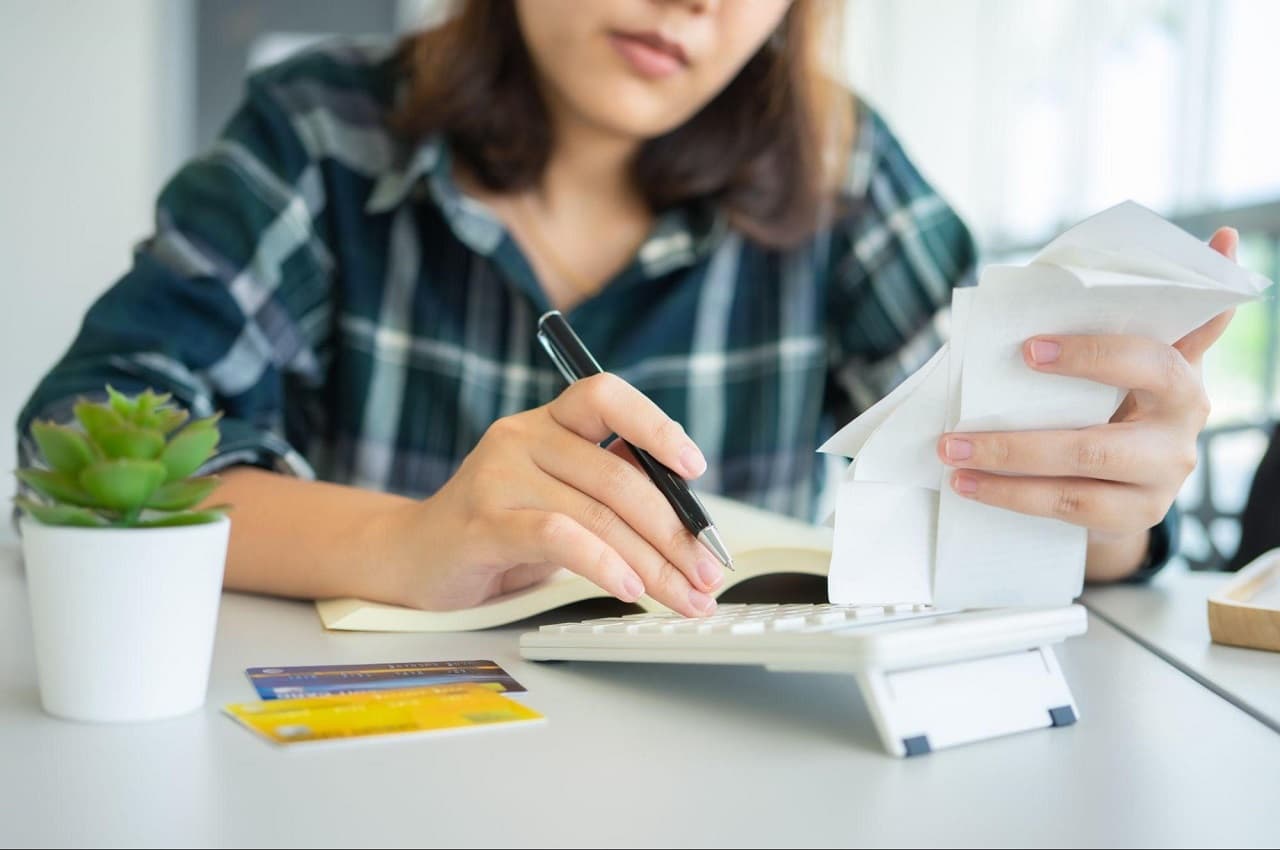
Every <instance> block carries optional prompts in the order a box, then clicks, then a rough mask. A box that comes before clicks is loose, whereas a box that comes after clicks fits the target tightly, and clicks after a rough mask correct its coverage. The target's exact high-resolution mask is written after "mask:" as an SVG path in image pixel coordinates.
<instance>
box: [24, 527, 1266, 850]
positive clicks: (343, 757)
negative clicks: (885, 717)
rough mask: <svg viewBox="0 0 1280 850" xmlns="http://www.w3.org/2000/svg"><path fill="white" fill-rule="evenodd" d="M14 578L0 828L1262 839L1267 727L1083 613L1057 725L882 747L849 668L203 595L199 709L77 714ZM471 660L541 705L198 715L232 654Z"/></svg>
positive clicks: (1017, 841) (565, 840) (169, 835)
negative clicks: (258, 724) (654, 657)
mask: <svg viewBox="0 0 1280 850" xmlns="http://www.w3.org/2000/svg"><path fill="white" fill-rule="evenodd" d="M29 629H30V624H29V620H28V608H27V603H26V596H25V585H24V582H23V580H22V577H21V571H20V569H19V568H18V566H17V558H16V553H15V550H14V549H13V547H12V546H11V545H10V546H9V547H7V548H0V753H3V754H4V755H3V758H0V800H3V812H4V815H3V817H2V818H0V843H3V844H8V845H18V844H23V845H25V844H32V845H49V844H96V845H101V844H112V845H151V846H154V845H175V846H182V845H191V844H203V845H233V846H239V845H252V846H271V845H275V844H286V845H290V846H292V845H311V844H314V845H321V846H329V845H347V846H351V845H360V846H376V845H406V844H413V845H437V846H440V845H474V844H487V845H504V844H516V845H534V846H542V845H558V846H606V847H607V846H636V845H653V844H655V843H656V844H678V845H684V846H689V845H752V846H760V845H793V846H817V847H820V846H829V845H845V846H849V845H864V844H884V845H902V844H913V845H918V844H938V845H956V844H967V845H983V846H1025V845H1044V844H1052V845H1060V846H1061V845H1070V846H1100V845H1104V846H1108V847H1115V846H1129V845H1150V844H1157V845H1170V846H1185V845H1195V844H1213V845H1231V846H1254V845H1274V844H1275V843H1276V840H1277V838H1278V837H1280V821H1278V819H1277V816H1276V814H1275V806H1274V802H1275V790H1276V788H1277V787H1280V735H1276V734H1275V733H1274V732H1272V731H1271V730H1270V729H1268V728H1267V727H1265V726H1264V725H1262V724H1261V723H1259V722H1257V721H1256V720H1255V719H1253V718H1252V717H1250V716H1248V715H1247V714H1245V713H1244V712H1242V711H1240V710H1238V709H1237V708H1235V707H1234V706H1232V705H1230V704H1229V703H1228V702H1226V701H1225V700H1223V699H1221V698H1220V697H1218V696H1217V695H1215V694H1213V693H1211V692H1210V691H1208V690H1206V689H1205V688H1203V687H1201V686H1200V685H1198V684H1197V683H1196V682H1194V681H1192V680H1191V679H1190V678H1188V677H1187V676H1185V675H1183V674H1182V673H1180V672H1178V671H1177V670H1175V669H1174V668H1173V667H1171V666H1169V665H1168V664H1166V663H1164V662H1163V661H1161V660H1159V659H1158V658H1156V657H1155V656H1154V655H1152V654H1151V653H1149V652H1147V651H1145V650H1143V649H1142V648H1141V647H1139V646H1138V645H1137V644H1135V643H1134V642H1133V641H1131V640H1129V639H1127V638H1126V637H1124V636H1123V635H1121V634H1120V633H1119V632H1117V631H1116V630H1115V629H1114V628H1112V627H1110V626H1109V625H1107V624H1106V623H1104V622H1102V621H1100V620H1098V619H1094V620H1093V622H1092V623H1091V626H1090V630H1089V633H1088V634H1087V635H1086V636H1084V637H1081V638H1075V639H1072V640H1070V641H1068V642H1067V643H1066V644H1065V645H1063V646H1062V647H1061V648H1060V650H1059V657H1060V658H1061V661H1062V666H1063V668H1064V670H1065V671H1066V674H1067V678H1068V681H1069V682H1070V683H1071V685H1072V687H1073V689H1074V691H1075V696H1076V699H1077V702H1078V704H1079V706H1080V709H1081V713H1082V720H1081V722H1080V723H1078V724H1076V725H1075V726H1072V727H1068V728H1065V729H1055V730H1046V731H1040V732H1032V733H1027V734H1023V735H1017V736H1012V737H1008V738H1004V739H1000V740H996V741H990V742H984V743H981V744H977V745H972V746H968V747H961V748H957V749H954V750H947V751H941V752H938V753H934V754H932V755H929V756H927V757H924V758H917V759H910V760H905V761H900V760H896V759H893V758H890V757H888V756H886V755H884V753H883V752H882V751H881V749H880V747H879V743H878V741H877V739H876V736H875V732H874V730H873V728H872V725H871V720H870V718H869V717H868V716H867V713H866V710H865V708H864V707H863V705H862V703H861V700H860V698H859V696H858V692H857V689H856V687H855V685H854V683H853V681H852V680H851V679H848V678H845V677H839V676H820V675H805V674H779V673H769V672H766V671H764V670H762V669H753V668H729V667H693V666H672V667H665V666H660V665H589V664H551V665H545V664H536V663H532V662H525V661H522V660H521V659H520V657H519V655H518V652H517V647H516V640H517V637H518V635H519V633H520V631H521V630H520V629H518V628H517V629H500V630H493V631H489V632H484V633H472V634H453V635H389V634H350V633H346V634H344V633H327V632H324V631H323V630H322V629H321V627H320V624H319V622H318V620H317V618H316V615H315V612H314V610H313V608H312V606H310V605H308V604H305V603H300V602H286V601H280V600H272V599H264V598H257V597H251V596H245V595H241V594H234V593H228V594H226V595H224V597H223V605H222V611H221V617H220V621H219V627H218V639H217V647H216V650H215V654H214V660H213V673H212V679H211V683H210V692H209V700H208V703H207V704H206V706H205V707H204V708H203V709H202V710H200V711H198V712H196V713H194V714H191V715H188V716H186V717H183V718H178V719H175V720H170V721H163V722H156V723H150V724H142V725H132V726H91V725H81V724H75V723H68V722H64V721H60V720H55V719H53V718H50V717H47V716H46V715H44V714H43V713H42V712H41V710H40V708H39V699H38V694H37V689H36V681H35V670H34V657H33V655H32V651H31V640H30V636H29ZM448 658H492V659H494V660H496V661H498V662H499V663H500V664H502V665H503V666H504V667H506V668H507V669H508V670H509V671H510V672H511V673H512V674H513V675H514V676H515V677H516V678H517V679H518V680H520V681H521V682H522V683H523V684H525V685H526V686H527V687H528V688H529V693H528V694H526V695H525V696H524V699H525V700H526V701H527V702H528V703H529V704H531V705H532V706H534V707H535V708H537V709H538V710H540V711H542V712H543V713H544V714H546V715H547V717H548V718H549V722H548V723H547V724H544V725H542V726H538V727H529V728H523V729H506V730H486V731H484V732H477V733H475V734H472V735H460V736H452V737H449V736H446V737H441V738H437V739H431V738H429V737H428V738H418V739H407V740H403V741H398V742H397V741H377V742H368V743H366V744H359V745H353V746H350V747H340V748H334V749H322V750H314V751H310V752H282V751H278V750H276V749H274V748H272V747H271V746H269V745H267V744H265V743H264V742H262V741H260V740H258V739H256V738H254V737H253V736H251V735H250V734H249V733H247V732H246V731H245V730H243V729H241V728H239V727H238V726H236V725H235V724H233V723H232V722H231V721H230V720H229V719H227V718H226V717H225V716H222V715H221V714H220V712H219V706H221V705H222V704H224V703H226V702H230V701H236V700H248V699H252V698H253V691H252V690H251V688H250V687H249V684H248V681H247V680H246V678H245V675H244V672H243V671H244V668H246V667H250V666H259V665H275V664H324V663H347V662H362V661H396V660H401V661H410V660H430V659H448Z"/></svg>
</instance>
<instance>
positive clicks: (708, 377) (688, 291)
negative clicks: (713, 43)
mask: <svg viewBox="0 0 1280 850" xmlns="http://www.w3.org/2000/svg"><path fill="white" fill-rule="evenodd" d="M397 85H398V82H397V75H396V73H395V68H394V66H393V64H392V61H391V57H390V53H389V52H388V51H387V50H386V49H385V48H379V49H372V48H368V47H365V46H361V45H357V44H354V43H335V44H333V45H330V46H329V47H327V48H324V49H321V50H317V51H313V52H310V53H308V54H306V55H304V56H302V57H300V58H297V59H294V60H291V61H288V62H286V63H284V64H282V65H279V66H276V67H274V68H271V69H268V70H266V71H264V72H261V73H259V74H256V75H255V76H253V77H252V78H251V79H250V81H249V83H248V96H247V99H246V102H245V104H244V105H243V106H242V107H241V109H240V110H239V111H238V112H237V113H236V115H235V116H234V117H233V118H232V120H231V121H230V123H229V125H228V126H227V128H226V130H225V132H224V133H223V135H222V137H221V138H220V140H219V141H218V142H216V143H215V144H214V145H213V147H212V148H211V149H210V150H209V151H208V152H207V153H205V154H204V155H203V156H201V157H199V158H197V159H195V160H194V161H192V162H191V163H190V164H188V165H187V166H186V167H185V168H183V169H182V170H181V171H180V172H179V173H178V174H177V176H176V177H174V178H173V180H172V181H171V182H170V183H169V184H168V186H167V187H166V188H165V190H164V192H163V193H162V195H161V197H160V200H159V204H158V209H157V212H156V232H155V235H154V236H152V237H151V238H149V239H147V240H146V241H145V242H143V243H142V244H141V245H140V246H139V247H138V249H137V251H136V256H135V261H134V265H133V268H132V270H131V271H129V272H128V273H127V274H126V275H125V276H124V277H123V278H122V279H121V280H120V281H118V282H117V283H116V284H115V285H114V286H113V287H112V288H111V289H110V290H109V291H108V292H107V293H106V294H105V295H103V296H102V297H101V298H100V299H99V300H98V301H97V303H96V304H94V306H93V307H92V309H91V310H90V311H89V313H88V315H87V316H86V318H85V321H84V325H83V327H82V329H81V331H80V333H79V335H78V336H77V338H76V339H75V341H74V343H73V344H72V346H71V348H70V350H69V351H68V352H67V354H66V355H65V356H64V357H63V359H62V360H61V361H60V362H59V363H58V364H57V365H56V366H55V367H54V369H53V370H52V371H51V372H50V373H49V374H48V376H47V377H45V379H44V380H43V382H42V383H41V384H40V385H39V387H38V388H37V390H36V392H35V394H34V396H33V397H32V399H31V400H30V402H29V403H28V405H27V406H26V409H25V410H24V411H23V413H22V416H21V418H20V420H19V423H18V428H19V434H20V435H22V436H21V438H20V441H19V442H20V449H19V450H20V457H21V460H22V463H24V464H27V463H30V462H31V460H32V458H33V451H34V446H33V445H32V441H31V440H30V439H29V437H28V436H27V432H26V429H27V426H28V425H29V424H30V423H31V421H32V419H33V418H34V417H37V416H39V417H42V418H53V419H64V418H67V417H68V415H69V410H70V406H71V404H72V403H73V402H74V400H75V399H76V397H78V396H80V395H86V396H91V397H92V396H97V395H101V391H102V389H103V387H104V385H105V384H108V383H110V384H112V385H114V386H115V387H117V388H118V389H121V390H124V391H129V392H133V391H138V390H141V389H142V388H144V387H147V386H150V387H154V388H156V389H158V390H161V391H167V392H171V393H173V395H174V397H175V399H176V400H177V401H179V402H181V403H183V404H185V405H187V406H189V407H190V408H191V409H192V411H193V412H194V413H195V414H196V415H206V414H208V413H210V412H211V411H213V410H215V409H221V410H223V411H225V413H226V418H225V419H224V421H223V442H222V446H221V449H220V452H219V454H218V456H217V457H216V458H215V459H214V460H213V461H212V462H211V464H210V465H209V466H208V467H206V469H215V468H220V467H225V466H229V465H232V464H254V465H259V466H263V467H267V468H272V469H276V470H280V471H287V472H290V473H293V474H296V475H301V476H317V477H319V478H322V479H325V480H330V481H336V482H342V483H347V484H354V485H358V486H362V487H369V488H377V489H382V490H388V491H393V492H399V493H404V494H408V495H415V496H421V495H425V494H430V493H432V492H434V491H435V490H436V489H437V488H439V487H440V486H441V485H442V484H443V483H444V482H445V481H446V480H447V479H448V478H449V477H450V476H451V475H452V474H453V472H454V470H455V469H457V467H458V465H459V464H460V463H461V461H462V459H463V457H464V456H465V455H466V454H467V453H468V452H469V451H470V450H471V449H472V448H473V447H474V446H475V445H476V442H477V441H478V440H479V439H480V437H481V435H482V434H483V433H484V431H485V429H486V428H488V427H489V425H490V424H491V423H492V422H493V421H494V420H495V419H498V418H499V417H503V416H507V415H510V414H513V413H517V412H519V411H522V410H527V409H529V408H531V407H535V406H537V405H541V404H544V403H546V402H548V401H549V400H551V399H552V398H553V397H554V396H555V395H556V394H557V393H558V392H559V391H560V389H561V387H562V382H561V379H560V377H559V376H558V374H557V373H556V372H555V370H554V369H553V367H552V364H551V363H550V361H549V360H548V359H547V357H546V355H545V353H544V352H543V351H542V350H541V348H540V347H539V346H538V344H537V341H536V338H535V325H536V320H537V318H538V316H539V315H540V314H541V313H542V312H543V311H545V310H547V309H550V307H551V305H550V304H549V303H548V301H547V297H546V295H545V293H544V292H543V290H542V289H541V287H540V286H539V284H538V281H537V279H536V277H535V275H534V273H533V271H532V269H531V267H530V265H529V262H528V260H527V259H526V258H525V256H524V255H523V254H522V252H521V250H520V248H519V246H518V245H517V244H516V243H515V242H514V241H513V240H512V238H511V236H510V235H509V234H508V233H507V231H506V230H505V229H504V228H503V226H502V225H501V224H500V223H499V221H498V220H497V219H496V218H494V217H493V215H492V214H491V213H489V212H488V211H487V210H486V209H484V208H483V207H482V206H480V205H478V204H477V203H475V202H474V201H471V200H469V199H468V198H466V197H465V196H463V195H462V194H460V193H459V191H458V189H457V187H456V186H455V185H454V183H453V181H452V178H451V171H450V152H449V148H448V145H447V144H446V143H445V142H444V140H443V139H440V138H435V139H429V140H427V141H426V142H424V143H422V144H420V145H416V146H411V145H407V144H405V143H403V142H401V141H400V140H398V139H397V138H396V137H394V136H393V135H392V134H391V132H390V131H389V129H388V127H387V123H386V119H387V113H388V108H389V106H390V104H391V103H392V102H393V100H394V96H395V91H396V87H397ZM858 112H859V114H858V133H857V138H856V143H855V148H854V150H853V151H852V155H851V159H850V161H849V173H848V177H847V186H846V191H847V195H848V197H849V199H850V201H851V205H850V207H849V210H850V211H849V212H848V213H847V214H845V215H844V216H843V217H842V218H841V219H840V220H839V221H838V222H836V223H835V224H834V225H833V226H831V227H830V228H828V229H827V230H825V231H824V232H822V233H819V234H818V235H817V236H816V237H815V238H813V239H812V240H811V241H809V242H808V243H807V244H804V245H802V246H800V247H799V248H796V249H793V250H788V251H778V250H772V249H768V248H764V247H761V246H760V245H758V244H754V243H752V242H751V241H749V240H747V239H746V238H744V237H743V236H742V235H740V234H739V233H737V232H735V231H733V230H731V229H730V228H728V227H727V226H726V225H725V222H724V219H723V217H722V216H721V215H719V214H718V213H717V212H716V211H715V210H714V209H712V208H710V207H709V206H699V205H693V206H690V207H688V208H683V209H675V210H669V211H666V212H664V213H662V214H660V215H659V216H658V218H657V220H656V222H655V225H654V227H653V231H652V233H651V234H650V236H649V237H648V238H647V240H646V241H645V242H644V243H643V245H642V246H641V247H640V249H639V250H638V251H637V253H636V256H635V257H634V258H633V260H632V261H631V263H630V264H629V265H628V266H627V267H626V268H625V269H624V270H622V271H621V272H620V273H619V274H618V275H617V276H616V277H615V278H614V279H612V280H611V281H609V282H608V284H607V285H606V286H605V287H604V289H603V290H602V291H601V292H600V293H599V294H597V295H595V296H594V297H592V298H590V299H589V300H587V301H585V302H584V303H582V304H580V305H579V306H577V307H575V308H574V309H573V310H572V311H571V312H570V313H569V314H568V316H567V318H568V319H569V321H570V322H571V323H572V325H573V326H574V328H575V330H577V332H578V333H579V334H580V335H581V336H582V338H583V340H584V341H585V343H586V344H587V346H588V347H589V348H590V349H591V350H592V351H593V352H594V353H595V355H596V357H597V358H598V359H599V360H600V361H601V363H602V364H603V365H604V366H605V368H607V369H609V370H610V371H613V372H615V373H616V374H618V375H620V376H621V377H623V378H624V379H626V380H627V381H629V382H630V383H632V384H633V385H635V386H636V387H638V388H639V389H640V390H641V391H643V392H644V393H645V394H646V395H648V396H649V397H650V398H652V399H653V400H654V401H655V402H657V403H658V404H659V405H660V406H661V407H662V408H663V409H664V410H665V411H666V412H667V413H668V414H669V415H671V416H672V417H674V418H675V419H676V420H678V421H680V422H681V423H683V424H684V426H685V427H686V429H687V430H688V432H689V435H690V436H691V437H692V438H693V439H694V440H695V441H696V442H697V444H698V445H699V446H700V447H701V448H702V450H703V452H704V453H705V454H706V457H707V459H708V462H709V468H708V471H707V473H706V475H705V476H704V478H703V479H702V481H701V482H700V484H701V486H702V487H704V488H706V489H708V490H711V491H715V492H721V493H724V494H726V495H728V496H731V497H735V498H739V499H743V500H747V501H751V502H754V503H757V504H759V505H762V506H764V507H767V508H770V509H773V510H777V511H782V512H787V513H791V514H794V515H797V516H803V517H808V518H813V517H814V516H815V512H816V511H817V509H818V504H817V497H818V495H819V491H820V488H821V487H822V484H823V479H824V470H823V466H824V462H823V461H822V460H821V459H820V458H819V456H817V455H816V454H815V451H814V450H815V449H816V447H817V446H818V445H819V444H820V443H821V441H822V440H823V439H825V438H826V437H827V436H828V435H830V434H831V433H832V432H833V431H834V429H835V427H836V426H837V425H840V424H843V423H844V422H846V421H848V419H850V418H851V417H852V416H853V415H855V414H856V413H858V412H859V411H860V410H862V409H863V408H865V407H866V406H868V405H869V404H871V403H872V402H874V401H875V400H876V399H878V398H880V397H881V396H882V395H883V394H884V393H886V392H888V391H889V390H890V389H891V388H892V387H893V386H895V385H896V384H897V383H898V382H899V381H900V380H902V379H903V378H904V377H906V376H907V375H908V374H910V373H911V372H912V371H914V370H915V369H916V368H917V367H918V366H919V365H921V364H922V363H923V362H924V361H925V360H926V359H927V358H928V357H929V356H930V355H931V354H932V353H933V352H934V350H936V348H937V346H938V345H939V344H940V343H941V337H940V334H939V329H940V328H939V323H938V322H937V321H936V319H937V318H938V317H939V315H940V311H942V309H943V308H944V306H945V305H947V304H949V302H950V292H951V288H952V287H954V286H957V285H960V284H961V282H962V281H965V280H966V279H967V278H968V277H969V276H970V275H971V273H972V270H973V265H974V249H973V245H972V242H971V240H970V237H969V235H968V233H967V232H966V230H965V228H964V226H963V225H962V224H961V222H960V220H959V219H958V218H957V217H956V215H955V214H954V213H953V212H952V211H951V209H950V208H949V207H948V206H947V205H946V203H945V202H943V201H942V200H941V199H940V198H939V197H938V196H937V195H936V194H935V193H934V192H933V191H932V190H931V189H930V187H929V186H928V184H927V183H926V182H925V181H924V179H922V177H921V176H920V174H919V173H918V172H917V171H916V169H915V168H914V167H912V165H911V163H910V162H909V161H908V160H907V158H906V156H905V155H904V154H903V151H902V149H901V148H900V147H899V145H898V144H897V142H896V141H895V140H894V138H893V137H892V136H891V135H890V133H889V131H888V130H887V129H886V127H885V125H884V123H883V122H882V121H881V120H880V118H879V117H878V116H877V115H876V114H875V113H874V112H872V111H871V110H870V109H868V108H867V107H866V106H865V105H864V104H859V105H858Z"/></svg>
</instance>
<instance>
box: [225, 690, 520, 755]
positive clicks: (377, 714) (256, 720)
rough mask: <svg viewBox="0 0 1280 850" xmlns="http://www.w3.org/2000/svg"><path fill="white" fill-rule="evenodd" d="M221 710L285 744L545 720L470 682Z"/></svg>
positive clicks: (281, 701)
mask: <svg viewBox="0 0 1280 850" xmlns="http://www.w3.org/2000/svg"><path fill="white" fill-rule="evenodd" d="M223 711H225V712H226V713H227V714H228V715H230V716H231V717H232V718H233V719H235V720H236V721H237V722H238V723H240V724H241V725H242V726H244V727H245V728H247V729H249V730H250V731H252V732H254V733H256V734H257V735H259V736H261V737H263V738H266V739H267V740H268V741H271V742H272V743H275V744H281V745H288V746H291V745H295V744H314V743H319V742H322V741H327V742H337V741H344V740H352V739H360V738H381V737H394V736H401V735H415V734H426V733H443V732H447V731H461V730H467V729H479V728H492V727H495V726H508V725H519V724H527V723H533V722H538V721H542V720H544V719H545V718H544V717H543V716H542V715H541V714H539V713H538V712H536V711H534V710H533V709H532V708H529V707H528V706H527V705H524V704H523V703H519V702H516V701H515V700H513V699H509V698H507V697H505V696H503V695H502V694H501V693H498V692H497V691H495V690H493V689H492V688H489V687H486V686H485V685H475V684H464V685H442V686H438V687H434V688H414V689H411V690H400V691H374V692H370V693H358V694H343V695H339V696H327V697H302V698H300V699H277V700H270V701H264V702H252V703H232V704H230V705H226V706H224V707H223Z"/></svg>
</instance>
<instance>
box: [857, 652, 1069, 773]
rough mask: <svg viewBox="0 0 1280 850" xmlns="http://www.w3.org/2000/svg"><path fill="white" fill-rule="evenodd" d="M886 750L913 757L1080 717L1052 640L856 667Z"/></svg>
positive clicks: (1063, 724)
mask: <svg viewBox="0 0 1280 850" xmlns="http://www.w3.org/2000/svg"><path fill="white" fill-rule="evenodd" d="M857 678H858V684H859V686H860V687H861V688H862V694H863V699H865V700H866V703H867V707H868V708H869V709H870V710H871V715H872V717H873V719H874V720H875V724H876V730H877V731H878V732H879V733H880V740H881V741H882V742H883V743H884V746H885V749H887V750H888V751H889V752H890V753H892V754H894V755H897V756H914V755H922V754H924V753H928V752H931V751H932V750H937V749H941V748H942V747H951V746H955V745H956V744H967V743H969V742H971V741H980V740H983V739H984V738H994V737H997V736H999V735H1008V734H1010V733H1012V732H1024V731H1026V730H1028V729H1044V728H1047V727H1050V726H1070V725H1071V724H1072V723H1075V722H1076V719H1077V718H1078V717H1079V715H1078V713H1077V712H1076V706H1075V701H1074V700H1072V698H1071V691H1070V689H1069V688H1068V687H1067V682H1066V679H1064V678H1063V676H1062V669H1061V668H1060V667H1058V659H1057V658H1056V657H1055V656H1054V654H1053V650H1052V649H1050V648H1049V647H1048V646H1041V647H1037V648H1034V649H1029V650H1021V651H1018V652H1010V653H1005V654H1001V655H992V656H988V657H986V658H978V659H970V660H966V661H955V662H951V663H949V664H939V665H936V666H932V667H917V668H914V669H909V670H884V669H868V670H865V671H863V672H861V673H859V674H857Z"/></svg>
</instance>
